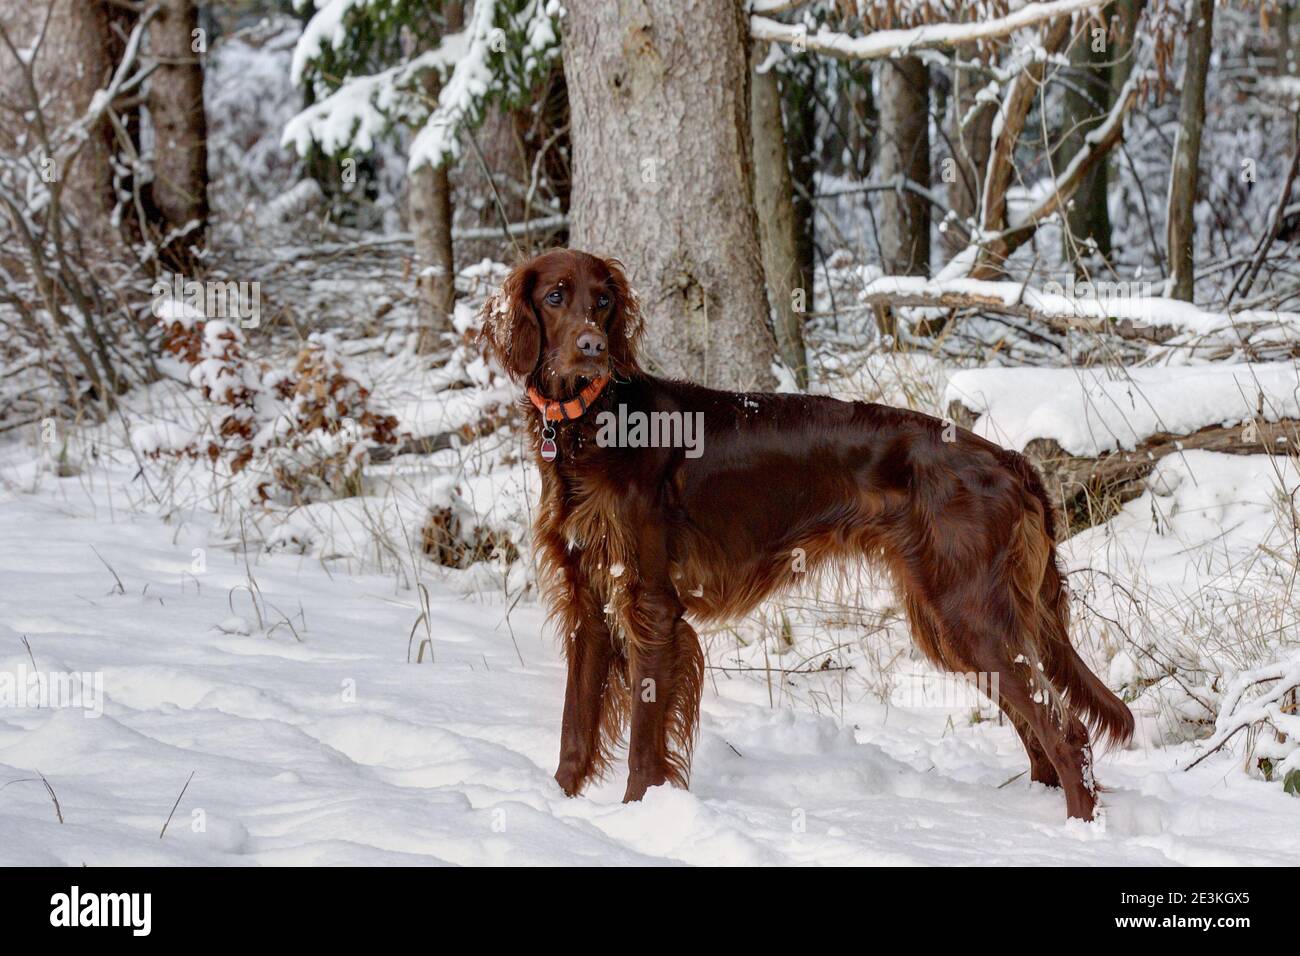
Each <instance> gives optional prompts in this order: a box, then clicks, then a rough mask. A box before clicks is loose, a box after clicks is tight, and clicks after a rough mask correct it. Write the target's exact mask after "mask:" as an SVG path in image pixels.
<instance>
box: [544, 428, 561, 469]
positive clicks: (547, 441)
mask: <svg viewBox="0 0 1300 956" xmlns="http://www.w3.org/2000/svg"><path fill="white" fill-rule="evenodd" d="M559 454H560V450H559V449H558V448H557V447H555V429H554V428H552V427H551V426H550V425H547V426H546V427H545V428H543V429H542V461H555V459H556V456H558V455H559Z"/></svg>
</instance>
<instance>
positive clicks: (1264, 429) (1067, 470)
mask: <svg viewBox="0 0 1300 956" xmlns="http://www.w3.org/2000/svg"><path fill="white" fill-rule="evenodd" d="M948 417H949V419H951V420H952V421H953V422H954V423H956V424H957V425H959V426H961V427H963V428H971V427H972V426H973V425H974V423H975V420H976V418H977V417H978V416H977V415H976V413H975V412H973V411H971V410H970V409H969V408H967V407H965V406H964V405H962V404H961V403H960V402H952V403H951V404H950V405H949V406H948ZM1196 449H1199V450H1203V451H1214V452H1219V453H1221V454H1227V455H1282V456H1296V455H1300V421H1294V420H1291V419H1284V420H1282V421H1278V422H1262V421H1248V422H1242V423H1240V424H1236V425H1227V426H1224V425H1213V426H1210V427H1208V428H1202V429H1200V430H1199V431H1195V432H1191V433H1189V434H1186V435H1175V434H1171V433H1169V432H1159V433H1157V434H1154V435H1151V436H1150V437H1148V438H1147V439H1146V440H1145V441H1143V442H1142V443H1141V444H1140V445H1138V446H1137V447H1136V448H1134V449H1133V450H1131V451H1115V452H1109V453H1107V454H1105V455H1100V456H1098V457H1095V458H1090V457H1086V456H1078V455H1071V454H1070V453H1069V452H1067V451H1065V450H1064V449H1063V448H1062V447H1061V446H1060V445H1059V444H1057V442H1055V441H1054V440H1052V439H1050V438H1036V439H1034V440H1033V441H1031V442H1029V443H1028V444H1027V445H1026V446H1025V449H1024V454H1025V456H1026V457H1027V458H1029V460H1030V461H1032V462H1033V463H1034V464H1035V465H1036V466H1037V467H1038V469H1039V471H1041V472H1042V473H1043V480H1044V483H1045V484H1046V485H1047V490H1048V493H1049V494H1050V495H1051V497H1052V500H1053V502H1054V503H1055V505H1056V508H1057V514H1058V517H1059V519H1060V520H1059V521H1058V522H1057V524H1058V527H1059V529H1060V535H1061V536H1062V537H1069V536H1070V535H1073V534H1078V533H1079V532H1080V531H1083V530H1084V529H1085V528H1091V527H1092V526H1093V525H1097V524H1102V523H1103V522H1106V521H1109V520H1110V519H1111V518H1113V517H1115V515H1116V514H1118V513H1119V511H1120V508H1121V507H1123V505H1124V504H1125V502H1128V501H1132V500H1133V499H1134V498H1136V497H1138V496H1139V495H1141V494H1142V492H1144V491H1146V489H1147V479H1148V478H1149V477H1150V475H1151V472H1152V471H1154V470H1155V467H1156V465H1157V464H1158V463H1159V462H1160V460H1161V459H1163V458H1166V457H1168V456H1169V455H1176V454H1180V453H1181V452H1185V451H1192V450H1196Z"/></svg>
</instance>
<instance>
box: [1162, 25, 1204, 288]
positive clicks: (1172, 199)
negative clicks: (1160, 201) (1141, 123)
mask: <svg viewBox="0 0 1300 956" xmlns="http://www.w3.org/2000/svg"><path fill="white" fill-rule="evenodd" d="M1188 13H1189V16H1190V22H1189V23H1188V25H1187V60H1186V63H1185V64H1184V66H1183V81H1182V83H1181V84H1180V88H1181V92H1182V99H1181V101H1180V102H1179V104H1178V132H1177V134H1176V135H1175V138H1174V156H1173V165H1172V168H1171V169H1170V174H1169V203H1168V206H1169V223H1168V230H1167V235H1166V241H1167V245H1168V250H1169V251H1168V254H1169V286H1170V289H1169V295H1170V297H1171V298H1175V299H1182V300H1183V301H1185V302H1191V301H1192V292H1193V289H1192V285H1193V279H1194V275H1193V269H1194V265H1195V257H1194V254H1193V245H1194V242H1195V239H1196V218H1195V211H1196V192H1197V180H1198V173H1199V167H1200V162H1201V129H1202V127H1204V125H1205V76H1206V72H1207V71H1208V69H1209V65H1210V43H1211V40H1212V39H1213V37H1214V0H1194V2H1192V3H1191V4H1190V5H1189V9H1188Z"/></svg>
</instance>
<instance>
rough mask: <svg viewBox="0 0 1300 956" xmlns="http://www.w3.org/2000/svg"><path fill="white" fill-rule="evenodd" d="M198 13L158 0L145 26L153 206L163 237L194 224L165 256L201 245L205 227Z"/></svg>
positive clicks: (174, 0) (187, 4)
mask: <svg viewBox="0 0 1300 956" xmlns="http://www.w3.org/2000/svg"><path fill="white" fill-rule="evenodd" d="M197 28H198V10H197V8H196V7H195V5H194V2H193V0H162V9H161V11H160V12H159V14H158V16H157V17H155V18H154V21H153V22H152V23H151V24H150V26H149V41H150V50H151V51H152V54H153V57H154V59H155V60H157V62H158V64H159V65H158V69H157V70H156V71H155V72H154V73H153V75H152V76H151V77H150V78H149V92H148V100H147V102H148V107H149V118H150V121H151V122H152V124H153V132H154V162H153V167H154V182H153V188H152V192H151V196H152V199H153V204H154V206H155V207H156V208H157V210H158V214H159V216H160V218H161V220H162V222H161V223H160V224H159V225H160V227H161V229H162V230H163V231H164V233H166V232H171V231H174V230H178V229H181V228H183V227H185V226H187V225H189V224H191V223H197V227H196V228H191V229H190V231H188V232H187V233H186V234H185V236H184V237H183V238H179V239H178V241H177V243H176V246H177V248H175V249H173V250H172V252H171V254H170V257H171V258H172V259H174V260H177V264H183V263H184V262H185V261H187V260H188V258H189V257H188V254H187V253H186V252H185V251H184V250H185V249H187V248H188V247H190V246H194V245H199V246H201V245H202V244H203V239H204V233H205V231H206V230H207V222H208V123H207V116H206V114H205V113H204V110H203V55H204V54H203V53H202V52H200V51H198V50H195V49H194V44H195V42H196V39H195V37H194V33H193V31H194V30H196V29H197Z"/></svg>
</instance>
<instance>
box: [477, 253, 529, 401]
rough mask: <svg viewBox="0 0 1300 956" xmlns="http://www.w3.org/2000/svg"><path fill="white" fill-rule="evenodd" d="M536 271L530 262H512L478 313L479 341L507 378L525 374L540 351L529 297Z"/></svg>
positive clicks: (521, 376)
mask: <svg viewBox="0 0 1300 956" xmlns="http://www.w3.org/2000/svg"><path fill="white" fill-rule="evenodd" d="M535 279H536V275H535V274H534V272H533V269H532V267H531V264H530V263H527V262H526V263H524V264H523V265H521V266H516V267H515V269H514V270H513V271H512V272H511V273H510V275H508V276H506V281H505V282H503V283H501V288H500V289H499V290H498V291H497V292H495V293H494V294H492V295H491V296H489V297H488V300H487V301H486V302H484V303H483V311H482V312H481V313H480V316H481V318H482V327H481V331H480V332H479V345H480V346H481V347H482V349H483V353H484V355H485V356H487V357H488V358H491V359H496V361H497V363H498V364H499V365H500V366H501V367H502V368H504V369H505V370H506V371H507V372H508V373H509V374H510V377H511V378H514V379H516V380H518V379H523V378H527V377H528V376H529V375H530V374H531V373H532V371H533V369H534V368H536V367H537V359H538V358H539V357H540V356H541V353H542V330H541V327H540V325H539V324H538V321H537V315H536V314H535V313H534V312H533V306H532V302H531V301H530V297H531V295H532V291H533V282H534V281H535Z"/></svg>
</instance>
